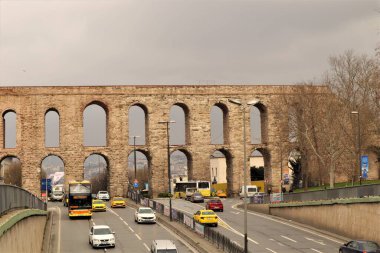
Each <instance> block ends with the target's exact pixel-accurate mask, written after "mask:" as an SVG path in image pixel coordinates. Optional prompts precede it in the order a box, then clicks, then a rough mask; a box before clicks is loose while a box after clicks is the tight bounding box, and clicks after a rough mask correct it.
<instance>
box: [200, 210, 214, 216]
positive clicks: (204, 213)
mask: <svg viewBox="0 0 380 253" xmlns="http://www.w3.org/2000/svg"><path fill="white" fill-rule="evenodd" d="M202 215H214V212H212V211H206V212H202Z"/></svg>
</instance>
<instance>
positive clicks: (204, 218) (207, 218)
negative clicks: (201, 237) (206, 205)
mask: <svg viewBox="0 0 380 253" xmlns="http://www.w3.org/2000/svg"><path fill="white" fill-rule="evenodd" d="M193 219H194V221H195V222H199V223H201V224H205V225H214V226H215V227H217V226H218V216H217V215H216V214H215V213H214V211H212V210H199V211H198V212H196V213H195V214H194V216H193Z"/></svg>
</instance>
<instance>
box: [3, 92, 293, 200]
mask: <svg viewBox="0 0 380 253" xmlns="http://www.w3.org/2000/svg"><path fill="white" fill-rule="evenodd" d="M295 89H297V86H280V85H279V86H264V85H230V86H228V85H199V86H158V85H150V86H147V85H141V86H91V87H90V86H64V87H63V86H58V87H2V88H0V110H1V113H2V115H3V117H4V114H5V113H6V112H9V111H12V112H14V113H15V114H16V115H17V121H16V130H17V135H16V146H15V147H14V148H6V147H5V145H4V135H5V130H4V120H3V122H2V124H1V125H0V128H1V131H0V133H1V134H2V136H1V138H0V147H1V149H0V159H3V158H5V157H17V158H18V159H19V160H20V161H21V165H22V187H24V188H26V189H28V190H30V191H32V192H34V193H36V194H40V189H39V187H40V185H39V179H40V175H39V173H40V167H41V162H42V160H43V159H44V158H45V157H47V156H48V155H55V156H58V157H60V158H61V159H62V161H63V163H64V168H65V177H66V181H67V180H70V179H76V180H81V179H83V166H84V165H83V163H84V160H85V159H86V158H87V157H88V156H89V155H91V154H100V155H101V156H103V157H104V158H105V160H106V161H107V166H108V188H109V189H108V190H109V191H110V193H111V195H113V196H114V195H125V194H126V191H127V189H128V184H129V182H128V175H127V173H128V170H127V167H128V154H130V153H131V151H132V150H133V146H132V145H130V143H129V141H128V140H129V138H130V136H129V133H128V110H129V108H130V107H131V106H136V105H137V106H140V107H141V108H142V109H143V110H144V112H145V127H146V136H145V139H146V142H145V145H140V146H139V147H138V149H139V150H140V151H142V152H143V153H144V154H146V156H147V159H148V164H149V170H150V176H149V185H150V190H151V193H152V194H153V195H154V196H155V195H157V194H158V193H160V192H165V191H166V189H168V183H167V182H168V180H167V179H168V176H167V175H168V173H167V168H168V166H167V155H166V152H167V149H166V145H167V144H166V143H167V135H166V128H165V127H164V125H163V124H159V123H158V122H159V121H162V120H169V113H170V107H171V106H173V105H178V106H180V107H182V108H184V112H185V123H186V126H185V131H186V138H185V143H184V145H180V146H176V147H172V149H171V150H172V152H173V151H175V150H181V151H182V152H184V153H185V154H186V156H187V157H188V159H190V161H189V166H190V168H189V175H190V177H191V178H192V179H196V180H210V171H209V157H210V155H211V154H212V153H213V152H214V151H215V150H219V151H221V152H222V153H223V154H224V155H225V157H226V159H227V177H228V178H227V181H228V185H229V189H230V193H231V194H236V193H237V192H238V189H239V187H240V186H241V185H242V182H243V141H242V140H243V131H242V130H243V114H242V110H241V107H239V106H236V105H234V104H231V103H229V102H228V99H229V98H238V99H241V100H242V101H248V100H252V99H256V100H258V101H259V103H257V104H256V105H255V106H256V107H257V108H258V109H259V110H260V113H261V116H260V117H261V134H262V138H261V143H259V144H251V143H250V141H248V138H247V140H246V147H247V154H250V153H251V152H252V151H254V150H260V152H261V153H262V154H263V156H264V160H265V171H266V172H265V174H266V179H267V182H270V183H271V184H272V185H273V190H279V185H280V169H279V168H280V163H281V159H283V162H284V158H283V157H282V155H281V156H280V150H279V145H278V140H279V139H280V136H279V135H280V134H281V132H283V129H287V127H288V126H287V124H284V123H281V122H282V121H280V120H279V119H280V118H281V117H283V116H286V115H279V113H278V112H277V111H276V110H275V109H274V107H273V106H272V105H274V104H275V103H276V102H278V101H279V100H280V98H281V97H282V96H287V95H289V94H292V93H294V90H295ZM90 104H97V105H100V106H101V107H102V108H103V109H104V110H105V112H106V145H105V146H84V145H83V113H84V110H85V108H86V107H87V106H88V105H90ZM214 105H216V106H218V107H220V108H221V109H222V111H223V114H224V116H223V118H224V120H223V125H224V133H225V134H224V141H223V143H222V144H211V141H210V109H211V107H212V106H214ZM50 111H54V112H56V113H57V114H58V115H59V145H58V146H57V147H46V145H45V139H44V138H45V131H44V116H45V114H46V113H47V112H50ZM248 116H249V115H248ZM246 120H247V121H246V122H248V120H249V117H247V119H246ZM246 125H247V126H248V127H247V132H248V131H249V124H246ZM280 130H282V131H280ZM285 159H286V158H285ZM285 162H286V161H285Z"/></svg>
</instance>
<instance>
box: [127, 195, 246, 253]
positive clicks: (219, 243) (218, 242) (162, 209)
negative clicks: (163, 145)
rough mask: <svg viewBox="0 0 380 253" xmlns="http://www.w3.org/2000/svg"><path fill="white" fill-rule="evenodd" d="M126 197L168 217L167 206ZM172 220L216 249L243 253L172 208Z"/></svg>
mask: <svg viewBox="0 0 380 253" xmlns="http://www.w3.org/2000/svg"><path fill="white" fill-rule="evenodd" d="M128 197H130V198H131V199H132V200H136V198H137V200H138V202H139V203H140V204H141V205H143V206H149V207H151V208H152V209H153V210H155V211H156V212H157V213H160V214H162V215H165V216H169V214H170V211H169V207H168V206H164V205H163V204H161V203H159V202H157V201H154V200H151V199H148V198H144V197H142V196H141V195H137V194H136V193H135V192H128ZM172 218H173V221H176V222H179V223H181V224H183V225H185V227H186V228H187V229H191V230H193V231H194V232H196V233H197V234H199V235H200V236H203V237H204V238H205V239H207V240H208V241H210V242H212V243H213V244H214V245H215V246H216V247H217V248H218V249H220V250H222V251H223V252H227V253H244V249H243V248H242V247H240V246H239V245H238V244H236V243H234V242H233V241H231V240H230V239H229V238H228V237H226V236H225V235H223V234H221V233H220V232H218V231H216V230H214V229H212V228H210V227H206V226H204V225H202V224H199V223H196V222H195V221H194V219H193V217H192V216H189V215H188V214H185V213H183V212H181V211H179V210H177V209H175V208H172Z"/></svg>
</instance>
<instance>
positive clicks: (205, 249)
mask: <svg viewBox="0 0 380 253" xmlns="http://www.w3.org/2000/svg"><path fill="white" fill-rule="evenodd" d="M126 200H127V205H128V206H130V207H133V208H137V207H138V206H139V205H136V203H135V202H134V201H133V200H131V199H129V198H127V199H126ZM156 217H157V220H158V222H159V223H160V224H161V225H163V226H165V227H167V228H168V229H170V230H171V231H173V232H174V233H175V234H177V235H178V236H179V237H181V238H182V239H184V240H185V241H186V242H187V243H188V244H190V245H191V246H192V247H193V248H194V249H196V250H197V251H198V252H199V253H218V252H222V250H219V249H217V248H216V246H214V245H213V244H212V243H210V242H209V241H208V240H206V239H204V238H203V237H202V236H200V235H199V234H197V233H195V232H194V231H192V230H190V229H188V228H187V227H186V226H185V225H183V224H181V223H179V222H176V221H172V222H170V220H169V217H166V216H165V215H162V214H159V213H156Z"/></svg>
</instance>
